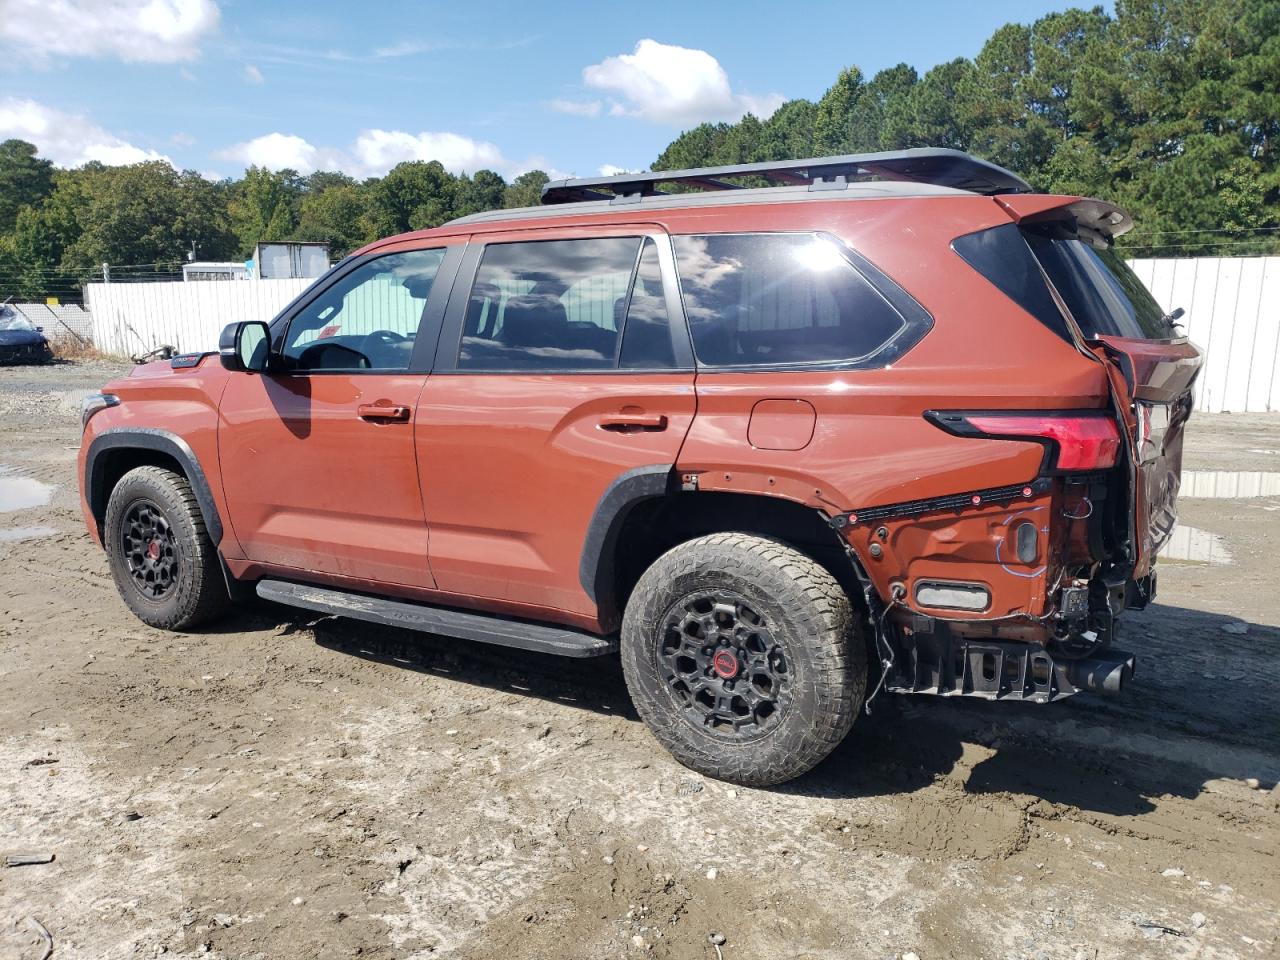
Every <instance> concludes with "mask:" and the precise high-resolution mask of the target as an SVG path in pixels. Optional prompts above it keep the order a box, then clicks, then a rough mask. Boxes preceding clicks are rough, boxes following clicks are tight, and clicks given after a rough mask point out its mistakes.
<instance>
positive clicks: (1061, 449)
mask: <svg viewBox="0 0 1280 960" xmlns="http://www.w3.org/2000/svg"><path fill="white" fill-rule="evenodd" d="M926 416H927V417H928V419H929V420H931V421H932V422H933V423H934V424H935V425H936V426H939V427H941V428H942V429H943V430H946V431H947V432H948V433H954V434H955V435H957V436H961V437H976V438H981V439H988V440H1024V441H1030V442H1033V443H1040V444H1042V445H1043V446H1044V447H1045V451H1046V454H1045V463H1044V469H1046V470H1064V471H1080V470H1105V469H1107V468H1108V467H1113V466H1115V463H1116V458H1117V457H1118V456H1119V454H1120V430H1119V428H1118V427H1117V426H1116V422H1115V420H1113V419H1112V418H1111V417H1110V416H1109V415H1108V414H1106V413H1103V412H1101V411H1099V412H1096V413H1095V412H1092V411H1089V412H1083V411H1082V412H1078V413H1075V412H1073V413H1054V412H1042V411H1026V412H1017V413H1013V412H1010V413H1006V412H1003V411H1001V412H992V413H964V412H947V411H930V412H929V413H928V414H926Z"/></svg>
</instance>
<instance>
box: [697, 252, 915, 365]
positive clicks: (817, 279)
mask: <svg viewBox="0 0 1280 960" xmlns="http://www.w3.org/2000/svg"><path fill="white" fill-rule="evenodd" d="M673 240H674V243H675V250H676V264H677V267H678V270H679V273H680V291H681V293H682V294H683V297H684V305H685V312H686V314H687V315H688V318H689V330H690V333H691V334H692V336H693V345H694V351H695V352H696V354H697V357H698V363H699V364H700V365H703V366H711V367H731V366H760V365H769V366H773V365H779V366H786V365H793V364H812V363H832V362H843V363H849V362H856V361H859V360H864V359H868V358H870V357H871V356H872V355H873V354H876V353H878V352H879V351H881V349H882V348H884V347H885V346H886V345H887V344H889V343H890V342H891V341H894V340H895V339H897V338H898V337H899V336H900V335H901V334H902V333H903V332H904V330H905V329H906V327H907V322H906V320H904V318H903V316H902V315H901V313H900V312H899V311H898V310H897V309H896V308H895V306H894V305H893V304H892V303H890V301H889V300H887V299H886V297H885V296H884V295H882V294H881V292H880V291H879V290H877V288H876V287H875V286H873V285H872V284H871V283H870V282H869V281H868V280H867V278H866V277H865V276H864V275H863V273H862V272H860V271H859V268H858V267H857V266H855V265H854V264H853V263H852V262H851V261H850V259H849V257H848V256H846V254H845V251H844V250H843V248H841V247H840V246H839V245H838V244H837V243H836V242H835V241H833V240H831V239H830V238H828V237H825V236H822V235H819V234H782V233H778V234H712V235H706V236H683V237H674V238H673Z"/></svg>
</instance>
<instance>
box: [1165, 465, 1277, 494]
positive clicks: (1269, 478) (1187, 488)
mask: <svg viewBox="0 0 1280 960" xmlns="http://www.w3.org/2000/svg"><path fill="white" fill-rule="evenodd" d="M1178 496H1180V497H1205V498H1209V499H1214V500H1230V499H1236V498H1241V497H1280V472H1277V471H1274V470H1183V471H1182V486H1180V487H1179V488H1178Z"/></svg>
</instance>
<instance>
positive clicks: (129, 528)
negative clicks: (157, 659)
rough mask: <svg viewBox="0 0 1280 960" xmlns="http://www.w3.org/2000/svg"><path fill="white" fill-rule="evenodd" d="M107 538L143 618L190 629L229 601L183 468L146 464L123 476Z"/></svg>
mask: <svg viewBox="0 0 1280 960" xmlns="http://www.w3.org/2000/svg"><path fill="white" fill-rule="evenodd" d="M103 540H104V543H105V545H106V548H107V559H108V561H109V563H110V565H111V576H112V578H113V579H114V580H115V582H116V589H117V590H119V591H120V596H121V598H122V599H123V600H124V602H125V603H126V604H127V605H128V606H129V609H130V610H132V611H133V612H134V614H135V615H136V616H137V617H138V619H139V620H141V621H143V622H144V623H146V624H149V625H150V626H153V627H159V628H161V629H163V630H185V629H187V628H189V627H193V626H196V625H197V624H200V623H203V622H205V621H207V620H210V619H212V618H213V617H215V616H217V615H218V614H220V613H222V612H223V610H224V609H225V608H226V606H227V604H228V597H227V589H226V585H225V583H224V582H223V579H222V571H221V569H220V567H219V564H218V555H217V552H216V550H215V549H214V546H213V543H212V542H211V541H210V539H209V534H208V531H207V530H206V529H205V525H204V517H203V516H201V514H200V508H199V505H198V504H197V503H196V498H195V495H194V494H193V493H192V492H191V484H190V483H188V482H187V479H186V477H183V476H182V475H181V474H178V473H174V472H173V471H172V470H166V469H164V468H163V467H154V466H147V467H137V468H135V469H133V470H130V471H129V472H128V473H126V474H125V475H124V476H123V477H121V478H120V482H119V483H117V484H116V485H115V488H114V489H113V490H112V491H111V498H110V500H108V502H107V516H106V522H105V523H104V526H103Z"/></svg>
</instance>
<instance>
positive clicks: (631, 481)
mask: <svg viewBox="0 0 1280 960" xmlns="http://www.w3.org/2000/svg"><path fill="white" fill-rule="evenodd" d="M674 483H675V464H673V463H654V464H649V465H647V466H642V467H633V468H632V469H630V470H628V471H626V472H625V473H621V474H619V475H618V476H616V477H614V479H613V480H612V482H610V484H609V486H607V487H605V490H604V493H602V494H601V495H600V499H599V500H598V501H597V502H596V508H595V512H594V513H592V515H591V522H590V523H589V524H588V525H587V534H586V537H585V538H584V539H583V542H582V555H581V558H580V560H579V562H578V582H579V583H581V584H582V589H583V590H585V591H586V593H587V596H588V597H590V598H591V600H592V602H594V603H595V604H596V606H597V607H598V608H599V610H600V617H601V620H605V619H609V618H611V617H613V616H615V615H616V614H617V613H619V611H618V610H617V609H616V604H617V598H616V597H615V596H614V586H615V584H614V581H615V575H616V572H617V566H616V564H615V562H614V552H615V548H616V547H617V544H618V536H619V534H620V533H621V532H622V525H623V523H625V522H626V519H627V516H628V515H629V514H630V513H631V511H632V510H633V509H635V507H636V505H637V504H639V503H642V502H643V501H645V500H654V499H657V498H659V497H664V496H666V495H667V494H668V493H671V492H672V490H673V485H674Z"/></svg>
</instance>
